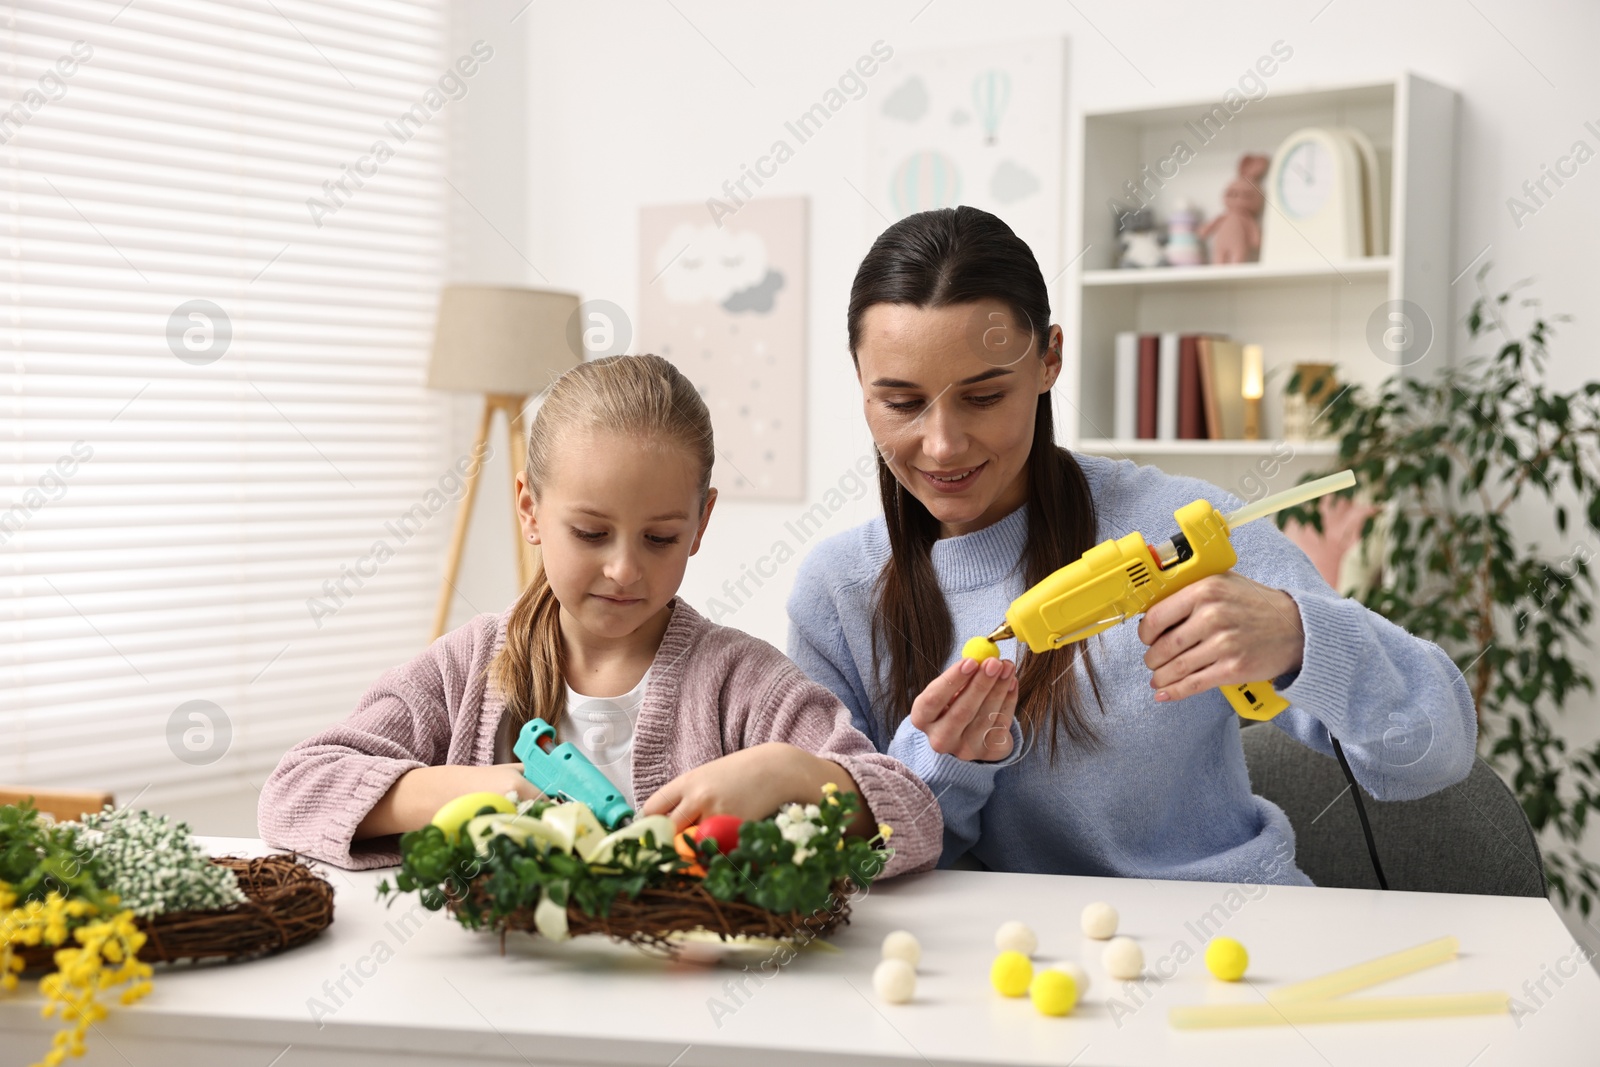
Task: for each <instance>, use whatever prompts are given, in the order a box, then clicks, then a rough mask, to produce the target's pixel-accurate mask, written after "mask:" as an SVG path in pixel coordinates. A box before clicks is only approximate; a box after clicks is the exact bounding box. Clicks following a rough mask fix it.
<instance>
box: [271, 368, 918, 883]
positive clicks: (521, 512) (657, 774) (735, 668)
mask: <svg viewBox="0 0 1600 1067" xmlns="http://www.w3.org/2000/svg"><path fill="white" fill-rule="evenodd" d="M713 458H714V452H713V449H712V442H711V419H710V415H709V414H708V413H707V411H706V407H705V404H704V403H703V402H702V401H701V399H700V396H699V394H698V393H696V391H695V389H694V386H692V385H691V384H690V383H689V381H688V380H687V379H686V378H684V376H683V375H682V374H680V373H679V372H678V370H677V369H676V368H675V367H673V366H672V364H670V363H668V362H667V361H666V360H664V359H661V358H660V357H658V356H614V357H610V358H607V359H600V360H595V361H593V362H590V363H584V364H580V365H579V366H577V367H575V368H573V369H572V370H571V371H568V372H567V373H566V374H564V375H562V377H561V378H560V379H559V380H557V381H556V383H555V384H554V385H553V386H551V387H550V390H549V393H548V394H547V396H546V398H545V401H544V404H543V406H542V407H541V408H540V410H539V413H538V415H537V417H536V418H535V419H534V420H533V425H532V427H531V428H530V431H529V434H528V462H527V468H526V470H524V471H522V472H521V473H519V474H518V475H517V483H516V484H517V510H518V516H519V519H520V522H521V527H522V532H523V536H525V537H526V538H527V539H528V540H529V541H530V542H532V543H534V544H537V545H539V546H540V548H541V553H540V555H541V565H540V568H539V570H538V572H537V573H536V576H535V578H534V580H533V582H532V583H531V584H530V585H529V586H528V588H527V589H526V590H525V591H524V592H523V593H522V596H521V597H520V598H519V599H518V600H517V602H516V603H515V604H514V605H512V606H511V607H510V608H509V609H508V610H506V611H505V612H502V613H500V614H483V615H479V616H477V617H476V618H474V619H473V620H472V621H470V622H469V623H467V624H466V625H465V626H462V627H461V628H459V629H457V630H455V631H453V632H451V633H449V634H446V635H445V636H443V637H441V638H440V639H439V640H437V641H435V642H434V643H433V645H432V646H431V647H430V648H428V650H427V651H426V652H424V653H422V654H421V655H419V656H417V657H416V658H415V659H413V660H412V661H411V662H409V663H406V664H404V665H403V666H400V667H396V668H393V669H391V670H389V671H388V672H386V673H385V674H384V675H383V676H382V677H381V678H379V679H378V681H377V682H376V683H374V684H373V686H372V687H371V688H370V689H369V690H367V692H366V694H365V695H364V696H363V697H362V698H361V701H360V702H359V704H358V705H357V706H356V709H355V711H354V712H353V713H352V714H351V715H350V716H349V717H348V718H347V719H345V721H344V722H342V723H340V724H338V725H336V726H334V727H332V728H330V729H328V730H326V731H324V732H323V733H320V734H318V735H317V736H315V737H312V738H310V739H309V740H307V741H304V742H302V743H301V744H299V745H296V746H295V747H294V748H292V749H290V750H289V752H288V753H286V754H285V755H284V757H283V759H282V761H280V762H279V764H278V768H277V770H276V771H274V772H273V774H272V777H271V778H270V779H268V781H267V784H266V786H265V787H264V788H263V789H262V791H261V801H260V805H259V809H258V820H259V823H260V830H261V836H262V838H263V839H264V840H265V841H266V842H267V843H268V844H270V845H275V846H277V847H280V848H286V849H294V850H297V851H299V852H303V853H305V854H307V855H310V856H313V857H316V858H317V859H321V860H325V861H327V862H330V863H334V864H338V865H340V866H344V867H352V868H365V867H377V866H386V865H391V864H395V863H398V862H399V852H398V849H397V841H396V838H395V835H396V834H399V833H401V832H403V831H406V830H414V829H417V828H419V827H421V826H423V825H424V824H426V823H427V822H428V821H429V820H430V819H431V818H432V817H433V814H434V812H436V811H437V810H438V809H439V807H440V806H442V805H443V804H444V803H445V802H446V801H449V800H451V799H453V798H455V797H458V796H461V795H462V794H465V793H470V792H475V791H478V790H488V791H492V792H497V793H498V792H508V791H511V790H515V791H516V793H517V794H518V795H519V796H521V797H523V798H525V799H527V798H533V797H537V796H538V795H539V793H538V791H537V790H536V789H534V787H533V786H532V785H531V784H530V783H529V782H528V781H527V780H526V779H525V778H523V776H522V764H521V763H518V762H515V761H514V760H513V758H512V756H511V754H510V753H511V746H512V744H513V742H514V741H515V739H516V737H517V736H518V734H519V733H520V731H521V728H522V726H523V724H524V723H526V722H528V721H530V720H531V719H533V718H536V717H537V718H542V719H545V720H546V721H548V722H550V723H552V724H553V725H554V726H555V727H556V734H557V740H558V741H571V742H572V743H573V744H574V745H576V746H577V747H578V748H580V749H581V750H583V751H584V753H585V755H587V756H589V757H590V758H591V760H592V761H593V762H594V763H595V764H596V766H598V767H599V768H600V769H601V771H602V772H603V773H605V774H606V775H607V777H609V778H610V779H611V781H612V782H613V784H615V785H617V786H618V787H620V788H621V789H622V791H623V793H624V795H625V796H626V797H627V798H628V801H629V803H630V804H631V805H633V806H634V807H636V808H639V810H640V811H641V813H643V814H666V815H670V816H671V817H672V818H673V820H674V822H675V823H676V824H677V826H678V827H679V828H682V827H684V826H687V825H689V824H691V823H694V822H698V821H699V820H700V819H701V818H703V817H706V816H710V815H715V814H724V813H725V814H731V815H737V816H739V817H741V818H746V819H751V818H764V817H766V816H768V815H771V814H772V813H773V812H774V811H776V810H777V809H778V807H779V806H780V805H782V804H784V803H787V802H790V801H794V802H815V801H816V800H817V799H818V797H819V796H820V793H821V789H822V787H823V785H824V784H826V783H828V782H835V783H837V784H838V786H839V788H840V789H841V790H845V791H849V792H856V793H858V794H859V795H860V797H861V799H862V802H863V803H862V808H861V810H860V811H859V812H858V813H857V818H856V821H855V824H854V825H853V827H852V830H853V832H856V833H859V834H862V835H867V834H870V833H872V832H874V830H875V827H876V824H877V823H878V822H885V823H888V824H889V825H891V826H892V827H893V828H894V830H895V835H894V847H895V855H894V857H893V859H892V860H891V861H890V862H889V864H888V866H887V867H886V868H885V870H884V874H885V875H893V874H899V873H904V872H908V871H916V870H921V869H925V868H927V867H931V866H932V865H933V863H934V861H935V860H936V859H937V858H938V854H939V840H940V834H941V824H940V821H939V808H938V804H937V803H936V802H935V800H934V798H933V794H932V793H931V792H929V790H928V788H927V786H925V785H924V784H923V783H922V782H921V781H920V780H919V779H918V778H917V777H916V775H914V774H912V773H911V772H910V771H909V770H907V769H906V768H905V767H904V766H902V765H901V764H900V763H899V762H898V761H897V760H894V759H892V758H890V757H888V756H884V755H881V754H879V753H878V752H876V751H874V749H873V747H872V744H871V742H869V741H868V740H867V739H866V738H865V737H864V736H862V734H861V733H859V732H858V731H857V730H856V729H855V728H854V727H853V726H852V725H851V723H850V713H849V711H848V710H847V709H846V708H845V707H844V705H842V704H841V703H840V702H839V701H838V699H837V698H835V697H834V696H833V694H831V693H829V692H828V691H827V690H826V689H824V688H823V687H821V686H819V685H817V684H815V683H814V682H812V681H810V680H809V679H807V678H806V677H805V675H804V674H802V673H801V672H800V670H799V669H798V668H796V667H795V665H794V664H793V663H791V662H790V661H789V660H787V659H786V658H784V656H783V654H782V653H781V652H779V651H778V650H777V649H775V648H773V647H772V646H770V645H768V644H766V643H765V642H763V641H759V640H757V639H756V638H754V637H751V636H749V635H747V634H744V633H741V632H740V631H738V630H734V629H731V628H728V627H723V626H715V625H712V624H711V623H709V622H707V621H706V620H705V619H704V618H702V617H701V616H700V615H699V614H698V613H697V612H696V611H695V610H694V609H693V608H691V607H690V606H689V605H688V604H687V603H685V602H684V601H683V600H682V599H681V598H679V597H678V596H677V595H676V594H677V591H678V585H679V583H680V582H681V581H682V580H683V572H684V568H685V566H686V565H687V563H688V560H689V557H690V556H692V555H694V554H695V552H697V551H698V550H699V548H700V538H701V536H702V535H703V534H704V533H705V528H706V523H707V522H708V521H709V520H710V518H711V509H712V506H713V504H714V503H715V502H716V495H717V491H716V490H715V489H712V488H710V480H711V464H712V460H713ZM641 805H642V806H641Z"/></svg>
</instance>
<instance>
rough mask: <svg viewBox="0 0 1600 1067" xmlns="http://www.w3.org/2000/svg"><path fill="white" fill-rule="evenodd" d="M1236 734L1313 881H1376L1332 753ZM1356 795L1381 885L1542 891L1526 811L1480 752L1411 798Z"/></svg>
mask: <svg viewBox="0 0 1600 1067" xmlns="http://www.w3.org/2000/svg"><path fill="white" fill-rule="evenodd" d="M1241 740H1242V741H1243V742H1244V758H1245V762H1246V764H1247V765H1248V766H1249V768H1250V783H1251V786H1252V787H1253V788H1254V790H1255V791H1256V792H1257V793H1259V794H1260V795H1261V796H1263V797H1265V798H1267V799H1268V800H1270V801H1272V802H1273V803H1274V804H1276V805H1278V807H1280V808H1282V809H1283V810H1284V814H1286V815H1288V816H1289V825H1291V826H1293V827H1294V832H1295V862H1296V863H1297V864H1298V865H1299V867H1300V869H1301V870H1302V871H1305V872H1306V875H1307V876H1308V877H1309V878H1310V879H1311V880H1312V881H1313V882H1315V883H1316V884H1317V885H1320V886H1338V887H1343V888H1348V889H1376V888H1378V878H1377V876H1376V875H1375V874H1373V872H1372V860H1371V859H1370V858H1369V857H1368V855H1367V845H1366V839H1365V838H1364V837H1363V836H1362V834H1361V822H1360V820H1359V818H1358V817H1357V815H1356V807H1355V800H1354V799H1353V798H1352V797H1351V796H1350V792H1349V789H1350V783H1349V782H1348V781H1347V780H1346V779H1345V776H1344V772H1343V771H1341V770H1340V769H1339V763H1338V761H1337V760H1335V759H1334V758H1333V757H1332V756H1324V755H1323V754H1322V753H1320V752H1317V751H1314V750H1312V749H1310V748H1307V747H1306V746H1305V745H1302V744H1301V743H1300V742H1298V741H1296V740H1295V739H1294V738H1292V737H1290V736H1289V735H1288V734H1286V733H1284V732H1283V731H1282V730H1279V729H1277V728H1276V727H1274V726H1271V725H1268V724H1265V723H1262V724H1252V725H1250V726H1246V727H1244V728H1243V730H1242V733H1241ZM1362 800H1363V801H1364V802H1365V804H1366V809H1367V819H1368V821H1369V822H1370V823H1371V825H1372V840H1373V844H1374V845H1375V846H1376V848H1377V850H1378V862H1379V863H1381V864H1382V865H1383V873H1384V877H1385V878H1386V879H1387V880H1388V882H1389V888H1390V889H1403V890H1409V891H1412V892H1421V893H1482V894H1487V895H1491V896H1516V897H1542V896H1546V895H1547V894H1548V890H1547V887H1546V885H1545V878H1544V862H1543V860H1542V859H1541V858H1540V856H1539V844H1538V842H1537V841H1535V840H1534V836H1533V828H1532V827H1531V826H1530V825H1529V824H1528V818H1527V815H1526V814H1524V812H1523V810H1522V805H1520V804H1518V803H1517V798H1516V797H1515V796H1514V795H1513V794H1512V792H1511V790H1510V789H1509V788H1508V787H1507V786H1506V784H1505V782H1503V781H1501V780H1500V776H1499V775H1498V774H1496V773H1495V772H1494V769H1493V768H1491V767H1490V766H1489V765H1488V764H1487V763H1485V762H1484V761H1483V760H1482V759H1481V758H1478V759H1475V761H1474V763H1473V767H1472V771H1471V773H1470V774H1468V775H1467V777H1466V778H1464V779H1463V780H1461V781H1459V782H1457V783H1456V784H1455V785H1452V786H1450V787H1448V788H1446V789H1441V790H1440V791H1439V792H1437V793H1433V794H1431V795H1429V796H1425V797H1423V798H1421V799H1420V800H1405V801H1388V802H1385V801H1378V800H1373V799H1372V797H1371V796H1368V795H1363V796H1362Z"/></svg>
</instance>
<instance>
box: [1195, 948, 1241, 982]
mask: <svg viewBox="0 0 1600 1067" xmlns="http://www.w3.org/2000/svg"><path fill="white" fill-rule="evenodd" d="M1248 966H1250V953H1248V952H1246V951H1245V950H1244V946H1243V945H1241V944H1240V943H1239V942H1237V941H1235V940H1234V939H1233V938H1231V937H1213V938H1212V939H1211V941H1210V943H1208V944H1207V945H1206V970H1208V971H1210V972H1211V973H1212V974H1214V975H1216V976H1217V977H1218V978H1220V979H1222V980H1223V981H1224V982H1237V981H1238V980H1239V979H1241V978H1243V977H1244V972H1245V968H1246V967H1248Z"/></svg>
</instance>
